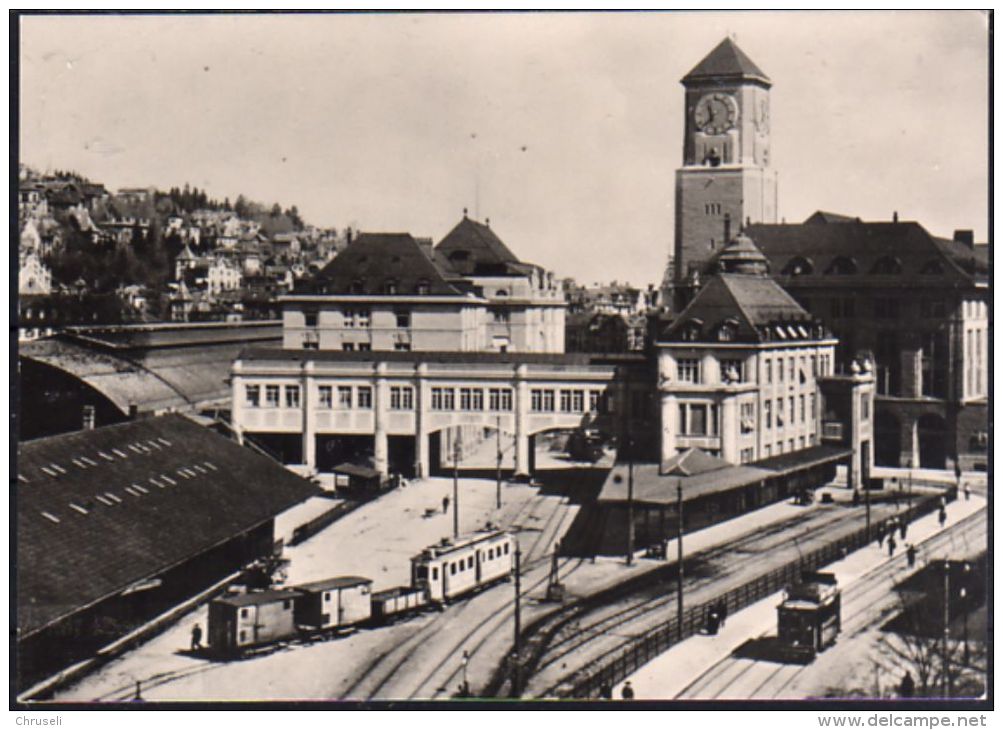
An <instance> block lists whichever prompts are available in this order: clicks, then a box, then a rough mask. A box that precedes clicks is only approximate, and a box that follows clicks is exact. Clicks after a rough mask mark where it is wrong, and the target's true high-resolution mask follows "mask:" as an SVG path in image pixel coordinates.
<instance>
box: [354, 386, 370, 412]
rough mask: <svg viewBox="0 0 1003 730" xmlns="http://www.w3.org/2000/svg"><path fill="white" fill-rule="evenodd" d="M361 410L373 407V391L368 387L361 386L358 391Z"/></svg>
mask: <svg viewBox="0 0 1003 730" xmlns="http://www.w3.org/2000/svg"><path fill="white" fill-rule="evenodd" d="M358 402H359V408H372V407H373V389H372V388H371V387H369V386H368V385H360V386H359V390H358Z"/></svg>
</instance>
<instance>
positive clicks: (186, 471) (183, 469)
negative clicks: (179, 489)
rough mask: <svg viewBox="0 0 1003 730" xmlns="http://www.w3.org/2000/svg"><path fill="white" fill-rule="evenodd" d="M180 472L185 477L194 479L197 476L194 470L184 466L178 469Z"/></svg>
mask: <svg viewBox="0 0 1003 730" xmlns="http://www.w3.org/2000/svg"><path fill="white" fill-rule="evenodd" d="M178 474H180V475H181V476H183V477H184V478H185V479H192V478H194V476H195V475H194V474H193V473H192V472H190V471H188V470H187V469H185V468H183V467H182V468H181V469H178Z"/></svg>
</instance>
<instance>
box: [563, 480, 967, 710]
mask: <svg viewBox="0 0 1003 730" xmlns="http://www.w3.org/2000/svg"><path fill="white" fill-rule="evenodd" d="M956 497H957V487H951V488H950V489H948V490H947V492H946V493H945V495H944V498H945V499H946V501H948V502H953V501H954V499H955V498H956ZM939 506H940V497H939V496H937V497H927V498H925V499H922V500H921V501H920V502H918V503H916V504H915V505H913V506H912V507H910V508H908V509H907V510H906V511H905V512H904V513H901V514H899V515H896V516H892V517H887V518H885V519H884V520H879V521H878V522H875V523H874V524H873V525H872V526H871V528H870V530H871V532H872V533H873V532H874V531H875V530H879V529H883V530H885V532H887V530H888V526H889V522H891V521H892V520H894V519H904V520H906V522H907V523H909V522H913V521H914V520H916V519H917V518H919V517H922V516H923V515H926V514H929V513H930V512H933V511H935V510H936V509H938V508H939ZM869 541H870V535H869V534H868V528H867V527H866V526H865V527H861V528H860V529H858V530H855V531H854V532H852V533H850V534H848V535H844V536H843V537H841V538H839V539H838V540H835V541H833V542H831V543H829V544H827V545H823V546H822V547H820V548H818V549H816V550H813V551H811V552H809V553H807V554H805V555H803V556H802V557H801V558H799V559H798V560H793V561H791V562H789V563H787V564H786V565H783V566H781V567H779V568H777V569H775V570H772V571H770V572H769V573H766V574H764V575H761V576H759V577H758V578H755V579H753V580H751V581H749V582H747V583H744V584H742V585H740V586H738V587H737V588H733V589H732V590H730V591H728V592H726V593H724V594H723V595H719V596H717V597H715V598H714V599H713V600H711V601H707V602H705V603H701V604H699V605H696V606H691V607H690V608H688V609H685V610H684V611H683V619H682V626H680V625H679V621H678V619H677V618H676V617H675V616H674V617H672V618H671V619H669V620H668V621H666V622H665V623H663V624H662V625H661V626H659V627H657V628H656V629H654V630H652V631H650V632H649V633H647V634H645V635H644V636H639V637H635V638H633V639H629V640H627V641H625V642H624V643H623V644H621V645H620V648H618V649H616V650H614V651H613V652H611V653H610V654H608V655H607V656H606V657H605V658H603V659H601V660H599V661H597V662H595V663H594V664H593V665H591V666H589V667H586V668H584V669H582V670H580V671H578V672H577V673H576V674H574V675H572V676H571V677H570V678H569V680H568V681H566V682H564V683H562V684H561V685H560V686H559V687H558V688H557V694H558V696H561V697H576V698H589V697H599V696H601V694H602V693H603V692H604V691H609V690H611V689H612V688H613V687H615V686H616V685H617V684H619V683H620V682H622V681H623V680H624V679H626V678H627V677H629V676H630V675H631V674H633V673H634V672H636V671H637V670H638V669H640V668H641V667H642V666H644V665H645V664H647V663H648V662H649V661H651V660H652V659H654V658H655V657H657V656H658V655H659V654H661V653H663V652H664V651H665V650H666V649H668V648H669V647H671V646H672V645H674V644H677V643H679V642H680V641H682V640H684V639H687V638H689V637H690V636H693V635H695V634H697V633H698V632H699V631H700V629H701V628H703V627H704V626H705V623H706V616H707V613H708V611H709V610H710V609H711V606H712V605H716V604H719V603H720V602H721V601H724V602H726V604H727V607H728V614H729V615H730V614H731V613H733V612H735V611H738V610H740V609H742V608H745V607H746V606H748V605H750V604H752V603H755V602H756V601H759V600H761V599H763V598H765V597H767V596H769V595H771V594H773V593H776V592H777V591H779V590H781V589H782V588H785V587H786V586H788V585H790V584H791V583H794V582H796V581H797V580H798V579H799V578H800V577H801V572H802V571H810V570H815V569H817V568H820V567H822V566H824V565H828V564H829V563H832V562H834V561H836V560H839V559H841V558H844V557H846V556H847V555H849V554H850V553H852V552H854V551H855V550H858V549H860V548H862V547H864V546H865V545H866V544H867V543H868V542H869Z"/></svg>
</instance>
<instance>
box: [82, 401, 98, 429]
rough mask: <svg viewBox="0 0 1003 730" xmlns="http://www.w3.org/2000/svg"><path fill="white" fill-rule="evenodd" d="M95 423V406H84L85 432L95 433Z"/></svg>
mask: <svg viewBox="0 0 1003 730" xmlns="http://www.w3.org/2000/svg"><path fill="white" fill-rule="evenodd" d="M94 422H95V414H94V406H84V431H93V430H94Z"/></svg>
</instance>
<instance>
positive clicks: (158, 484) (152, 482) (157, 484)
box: [150, 477, 164, 489]
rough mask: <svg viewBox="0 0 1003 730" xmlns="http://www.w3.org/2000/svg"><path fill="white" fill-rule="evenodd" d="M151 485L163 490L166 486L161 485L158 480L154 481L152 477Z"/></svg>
mask: <svg viewBox="0 0 1003 730" xmlns="http://www.w3.org/2000/svg"><path fill="white" fill-rule="evenodd" d="M150 484H152V485H153V486H155V487H160V488H161V489H164V485H163V484H161V483H160V482H158V481H157V480H156V479H154V478H153V477H150Z"/></svg>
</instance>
